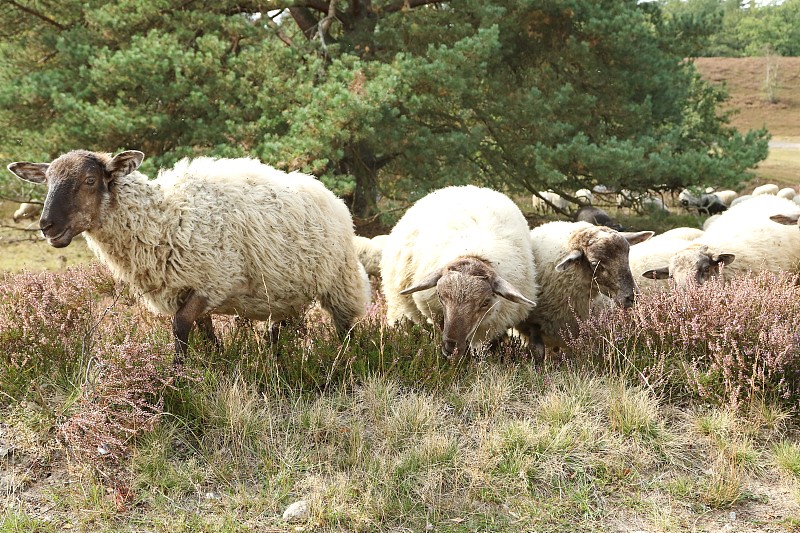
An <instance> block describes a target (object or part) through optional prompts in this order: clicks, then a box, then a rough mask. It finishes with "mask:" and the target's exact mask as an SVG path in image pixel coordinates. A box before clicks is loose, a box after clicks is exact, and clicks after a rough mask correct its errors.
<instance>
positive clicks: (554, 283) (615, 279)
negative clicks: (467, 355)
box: [516, 221, 800, 354]
mask: <svg viewBox="0 0 800 533" xmlns="http://www.w3.org/2000/svg"><path fill="white" fill-rule="evenodd" d="M798 233H800V232H798ZM652 235H653V232H652V231H641V232H638V233H620V232H617V231H614V230H612V229H610V228H606V227H602V226H594V225H592V224H590V223H588V222H563V221H557V222H550V223H547V224H544V225H542V226H539V227H538V228H534V229H533V230H531V232H530V240H531V245H532V248H533V255H534V257H535V259H536V269H537V283H538V285H539V291H540V292H539V295H538V297H537V300H536V307H535V308H534V309H533V310H532V311H531V312H530V313H529V314H528V316H527V317H526V318H525V320H524V321H523V322H522V323H521V324H519V326H518V327H517V328H516V329H518V330H519V331H520V332H521V333H526V332H528V335H529V336H530V343H531V344H532V346H533V348H534V350H535V351H536V352H537V353H539V354H542V353H543V351H544V347H545V346H552V347H563V346H564V342H563V339H562V338H561V331H562V329H564V328H566V329H567V330H569V331H570V332H571V333H573V334H574V333H575V331H576V327H577V322H576V318H575V317H576V316H577V317H580V318H586V317H587V316H588V315H589V313H590V312H591V309H592V306H593V302H594V300H595V298H596V297H597V296H598V295H600V294H603V295H605V296H607V297H608V298H611V299H612V300H613V301H614V302H615V303H616V304H617V305H619V306H621V307H630V306H631V305H633V301H634V295H635V293H636V284H635V283H634V281H633V277H632V276H631V270H630V266H629V265H628V250H629V248H630V245H632V244H635V243H638V242H642V241H645V240H647V239H648V238H650V237H651V236H652Z"/></svg>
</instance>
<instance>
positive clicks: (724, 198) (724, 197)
mask: <svg viewBox="0 0 800 533" xmlns="http://www.w3.org/2000/svg"><path fill="white" fill-rule="evenodd" d="M713 194H714V195H715V196H716V197H717V198H719V200H720V201H721V202H722V203H723V204H725V205H726V206H728V207H730V206H731V204H732V203H733V201H734V200H736V198H738V197H739V193H738V192H736V191H732V190H729V189H727V190H724V191H714V193H713Z"/></svg>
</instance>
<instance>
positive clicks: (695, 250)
mask: <svg viewBox="0 0 800 533" xmlns="http://www.w3.org/2000/svg"><path fill="white" fill-rule="evenodd" d="M797 211H798V209H797V205H795V204H794V203H793V202H792V201H791V200H786V199H785V198H779V197H777V196H772V195H761V196H757V197H754V198H752V199H750V200H748V201H747V202H745V203H742V204H739V205H736V206H734V207H732V208H731V209H730V210H729V211H726V212H725V213H723V215H722V216H721V217H720V218H719V220H717V221H716V222H715V223H714V224H712V225H711V226H710V227H709V228H708V230H706V232H705V234H704V235H703V236H702V237H701V238H699V239H696V240H695V241H692V242H691V243H690V245H689V246H687V247H686V248H685V249H684V250H681V251H679V252H677V253H676V254H674V255H673V256H672V258H671V259H670V260H669V261H665V262H664V263H663V264H662V265H661V266H659V267H656V268H654V269H652V270H651V271H649V272H647V273H646V276H647V277H650V278H655V279H666V278H668V277H672V278H674V279H675V283H676V285H678V286H685V285H687V284H689V283H690V282H693V283H696V284H698V285H699V284H702V283H704V282H705V281H707V280H708V279H709V278H710V277H711V276H715V275H722V276H723V278H724V279H725V280H728V279H731V278H733V277H735V276H738V275H740V274H741V273H743V272H747V271H754V272H760V271H769V272H781V271H789V272H798V268H799V267H800V231H793V230H792V228H783V227H782V226H779V225H776V224H774V223H773V221H772V220H770V216H772V215H777V214H781V213H793V212H797ZM722 266H724V267H725V268H724V269H722V270H721V269H720V267H722Z"/></svg>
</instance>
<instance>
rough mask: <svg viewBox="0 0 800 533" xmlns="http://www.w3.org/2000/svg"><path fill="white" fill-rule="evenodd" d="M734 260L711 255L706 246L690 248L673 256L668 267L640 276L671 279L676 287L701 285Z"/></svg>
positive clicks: (721, 255) (732, 257) (723, 254)
mask: <svg viewBox="0 0 800 533" xmlns="http://www.w3.org/2000/svg"><path fill="white" fill-rule="evenodd" d="M735 258H736V256H735V255H734V254H725V253H722V254H714V253H711V252H710V251H709V250H708V246H690V247H688V248H687V249H685V250H683V251H681V252H678V253H677V254H675V255H674V256H673V257H672V259H670V262H669V266H664V267H660V268H655V269H652V270H648V271H647V272H644V273H643V274H642V276H644V277H646V278H651V279H667V278H673V279H674V280H675V285H677V286H678V287H686V286H689V285H702V284H703V283H705V282H706V281H708V280H709V279H711V278H712V277H714V276H718V275H719V271H720V267H722V266H724V265H729V264H731V263H733V260H734V259H735Z"/></svg>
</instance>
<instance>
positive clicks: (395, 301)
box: [381, 185, 537, 345]
mask: <svg viewBox="0 0 800 533" xmlns="http://www.w3.org/2000/svg"><path fill="white" fill-rule="evenodd" d="M460 257H477V258H480V259H483V260H484V261H487V262H488V263H490V264H491V265H492V266H493V267H494V268H495V270H496V271H497V274H498V275H500V276H501V277H502V278H504V279H505V280H506V281H508V282H509V283H511V284H512V285H513V286H514V287H516V288H517V290H519V291H520V292H521V293H522V294H523V295H524V296H525V297H526V298H528V299H530V300H533V301H536V299H535V296H536V291H537V287H536V266H535V264H534V261H533V254H532V253H531V244H530V238H529V236H528V225H527V222H526V221H525V217H524V216H523V214H522V212H521V211H520V210H519V208H518V207H517V206H516V205H515V204H514V202H513V201H511V199H510V198H508V197H507V196H506V195H504V194H502V193H499V192H497V191H493V190H491V189H485V188H479V187H474V186H472V185H467V186H463V187H446V188H444V189H440V190H438V191H435V192H433V193H431V194H429V195H427V196H425V197H424V198H422V199H420V200H419V201H418V202H417V203H415V204H414V205H413V206H412V207H411V208H410V209H409V210H408V211H407V212H406V213H405V215H403V217H402V218H401V219H400V221H398V223H397V224H396V225H395V227H394V228H393V229H392V232H391V233H390V234H389V236H388V237H387V238H386V240H385V243H384V247H383V257H382V259H381V277H382V281H383V293H384V295H385V297H386V305H387V319H388V322H389V324H394V323H396V322H397V321H398V320H400V319H402V318H404V317H405V318H408V319H410V320H412V321H414V322H417V323H421V322H424V321H426V320H427V321H431V322H436V320H438V318H439V317H441V315H442V306H441V304H440V303H439V300H438V298H437V295H436V288H431V289H427V290H423V291H419V292H416V293H413V294H410V295H402V294H400V291H402V290H404V289H406V288H408V287H410V286H412V285H414V284H415V283H417V282H418V281H420V280H421V279H422V278H424V277H425V276H427V275H428V274H430V273H431V272H433V271H435V270H437V269H441V268H442V267H444V266H445V265H446V264H447V263H449V262H450V261H453V260H455V259H458V258H460ZM528 310H529V306H528V305H523V304H518V303H514V302H511V301H508V300H506V299H504V298H498V301H497V303H496V305H495V306H494V307H493V308H492V310H491V311H490V312H489V313H487V315H486V317H485V318H484V319H483V321H482V322H481V324H480V326H479V327H478V329H477V330H476V332H475V335H474V337H473V339H472V344H473V345H475V344H479V343H480V342H482V341H484V340H490V339H492V338H494V337H496V336H498V335H500V334H502V333H503V332H505V330H506V329H507V328H509V327H511V326H514V325H516V324H517V323H519V322H520V321H522V320H523V319H524V318H525V317H526V316H527V314H528Z"/></svg>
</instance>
